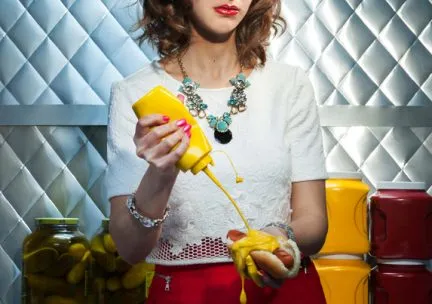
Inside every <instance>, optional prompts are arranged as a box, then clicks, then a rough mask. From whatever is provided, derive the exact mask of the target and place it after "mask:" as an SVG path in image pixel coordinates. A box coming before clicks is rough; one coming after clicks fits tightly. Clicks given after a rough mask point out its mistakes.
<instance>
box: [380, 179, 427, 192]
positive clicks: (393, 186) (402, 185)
mask: <svg viewBox="0 0 432 304" xmlns="http://www.w3.org/2000/svg"><path fill="white" fill-rule="evenodd" d="M377 189H378V190H384V189H387V190H426V183H424V182H385V181H383V182H378V183H377Z"/></svg>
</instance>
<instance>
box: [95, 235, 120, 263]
mask: <svg viewBox="0 0 432 304" xmlns="http://www.w3.org/2000/svg"><path fill="white" fill-rule="evenodd" d="M90 250H91V253H92V255H93V257H94V259H95V260H96V263H98V264H99V265H100V266H101V267H102V268H103V269H105V271H107V272H114V271H115V268H116V261H115V256H114V254H112V253H109V252H106V250H105V247H104V246H103V240H102V236H100V235H97V236H95V237H94V238H93V240H92V241H91V244H90Z"/></svg>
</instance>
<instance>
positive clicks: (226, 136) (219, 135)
mask: <svg viewBox="0 0 432 304" xmlns="http://www.w3.org/2000/svg"><path fill="white" fill-rule="evenodd" d="M214 137H215V139H216V140H217V141H218V142H219V143H221V144H227V143H229V142H230V141H231V139H232V133H231V131H230V130H227V131H226V132H219V131H218V130H215V131H214Z"/></svg>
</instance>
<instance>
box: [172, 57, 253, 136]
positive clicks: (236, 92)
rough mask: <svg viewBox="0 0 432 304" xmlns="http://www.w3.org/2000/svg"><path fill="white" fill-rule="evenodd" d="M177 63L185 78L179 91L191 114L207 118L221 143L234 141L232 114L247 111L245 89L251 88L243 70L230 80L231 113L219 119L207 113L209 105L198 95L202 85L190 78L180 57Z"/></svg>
mask: <svg viewBox="0 0 432 304" xmlns="http://www.w3.org/2000/svg"><path fill="white" fill-rule="evenodd" d="M177 62H178V65H179V67H180V71H181V73H182V76H183V82H182V85H181V87H180V89H179V91H180V92H181V93H183V94H184V95H186V106H187V107H188V109H189V112H190V113H191V115H192V116H194V117H196V116H198V117H199V118H207V122H208V124H209V126H210V127H211V128H212V129H214V131H215V138H216V139H217V140H218V141H219V142H220V143H224V144H225V143H228V142H230V141H231V139H232V133H231V131H230V130H229V126H230V124H231V122H232V119H231V114H233V115H235V114H237V113H239V112H243V111H245V110H246V101H247V97H246V93H245V89H246V88H247V87H249V86H250V83H249V81H248V80H247V79H246V77H245V75H244V74H243V68H242V67H241V70H240V73H239V74H238V75H237V76H236V77H235V78H232V79H230V83H231V85H232V86H233V87H234V89H233V91H232V93H231V96H230V99H229V100H228V106H229V107H230V108H231V110H230V112H224V113H223V114H222V115H221V116H219V117H217V116H214V115H211V114H208V113H207V108H208V105H207V104H206V103H204V101H203V99H202V98H201V96H199V95H198V93H197V90H198V88H199V86H200V85H199V83H198V82H195V81H193V80H192V79H191V78H190V77H189V76H188V74H187V72H186V69H185V67H184V64H183V61H182V60H181V57H180V55H178V56H177Z"/></svg>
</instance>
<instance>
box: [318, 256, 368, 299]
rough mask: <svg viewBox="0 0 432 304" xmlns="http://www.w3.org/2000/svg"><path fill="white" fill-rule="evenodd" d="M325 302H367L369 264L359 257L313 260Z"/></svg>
mask: <svg viewBox="0 0 432 304" xmlns="http://www.w3.org/2000/svg"><path fill="white" fill-rule="evenodd" d="M313 263H314V264H315V267H316V269H317V271H318V275H319V277H320V281H321V285H322V287H323V290H324V294H325V298H326V302H327V304H367V303H368V289H369V288H368V280H369V274H370V266H369V265H368V264H367V263H366V262H364V261H363V260H361V259H352V260H336V259H316V260H313Z"/></svg>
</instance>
